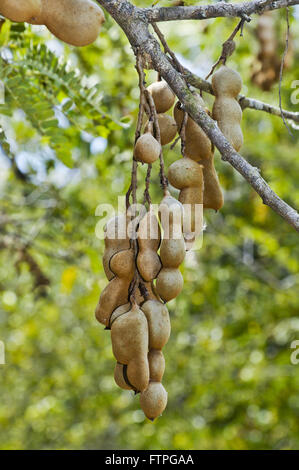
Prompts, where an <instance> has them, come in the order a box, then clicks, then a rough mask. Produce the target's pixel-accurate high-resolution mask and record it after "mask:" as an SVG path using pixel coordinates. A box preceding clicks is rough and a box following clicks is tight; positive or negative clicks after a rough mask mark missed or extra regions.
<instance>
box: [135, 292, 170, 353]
mask: <svg viewBox="0 0 299 470" xmlns="http://www.w3.org/2000/svg"><path fill="white" fill-rule="evenodd" d="M141 310H142V311H143V313H144V315H145V317H146V319H147V323H148V333H149V349H162V348H163V347H164V346H165V344H166V343H167V341H168V339H169V336H170V330H171V326H170V319H169V313H168V310H167V307H166V306H165V305H163V304H162V303H161V302H159V301H158V300H147V301H146V302H144V304H143V305H142V307H141Z"/></svg>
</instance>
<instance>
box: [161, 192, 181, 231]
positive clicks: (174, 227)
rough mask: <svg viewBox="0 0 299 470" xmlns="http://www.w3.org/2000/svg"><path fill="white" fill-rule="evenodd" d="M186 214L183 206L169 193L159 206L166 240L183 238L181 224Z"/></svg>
mask: <svg viewBox="0 0 299 470" xmlns="http://www.w3.org/2000/svg"><path fill="white" fill-rule="evenodd" d="M183 213H184V208H183V206H182V204H181V203H180V202H179V201H178V200H177V199H175V198H174V197H172V196H171V195H170V194H169V193H168V194H167V195H166V196H164V197H163V199H162V201H161V203H160V205H159V219H160V221H161V225H162V227H163V230H164V238H165V236H166V238H175V239H177V238H181V235H182V234H181V225H182V224H181V222H182V217H183Z"/></svg>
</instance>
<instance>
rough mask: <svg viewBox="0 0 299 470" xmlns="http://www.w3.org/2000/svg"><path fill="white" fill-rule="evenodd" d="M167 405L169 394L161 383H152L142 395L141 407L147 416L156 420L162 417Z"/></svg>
mask: <svg viewBox="0 0 299 470" xmlns="http://www.w3.org/2000/svg"><path fill="white" fill-rule="evenodd" d="M166 405H167V392H166V390H165V388H164V387H163V385H162V384H161V383H160V382H150V383H149V386H148V388H147V389H146V390H145V391H144V392H142V393H141V394H140V406H141V408H142V410H143V412H144V414H145V416H146V417H147V418H148V419H150V420H152V421H153V420H154V419H156V418H158V416H161V414H162V413H163V411H164V410H165V408H166Z"/></svg>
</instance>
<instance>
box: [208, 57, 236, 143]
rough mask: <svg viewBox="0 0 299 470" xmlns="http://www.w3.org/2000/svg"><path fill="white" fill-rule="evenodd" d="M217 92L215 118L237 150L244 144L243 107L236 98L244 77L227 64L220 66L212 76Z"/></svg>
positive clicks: (214, 107)
mask: <svg viewBox="0 0 299 470" xmlns="http://www.w3.org/2000/svg"><path fill="white" fill-rule="evenodd" d="M212 87H213V91H214V93H215V97H216V98H215V102H214V106H213V119H215V120H216V121H217V122H218V126H219V128H220V129H221V131H222V133H223V134H224V135H225V137H226V138H227V140H228V141H229V142H230V143H231V144H232V146H233V147H234V148H235V150H237V151H238V150H240V148H241V147H242V145H243V134H242V130H241V126H240V123H241V119H242V109H241V106H240V105H239V103H238V101H237V100H236V98H237V96H238V94H239V93H240V91H241V88H242V79H241V76H240V75H239V73H238V72H236V71H235V70H232V69H230V68H228V67H227V66H226V65H223V66H222V67H220V68H219V69H218V70H217V72H215V73H214V74H213V76H212Z"/></svg>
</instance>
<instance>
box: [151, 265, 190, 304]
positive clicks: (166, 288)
mask: <svg viewBox="0 0 299 470" xmlns="http://www.w3.org/2000/svg"><path fill="white" fill-rule="evenodd" d="M183 284H184V279H183V276H182V274H181V272H180V271H179V269H173V268H164V267H163V269H162V270H161V271H160V273H159V275H158V277H157V281H156V288H157V292H158V294H159V296H160V297H161V299H162V300H164V302H169V301H170V300H172V299H175V297H177V296H178V295H179V294H180V292H181V290H182V288H183Z"/></svg>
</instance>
